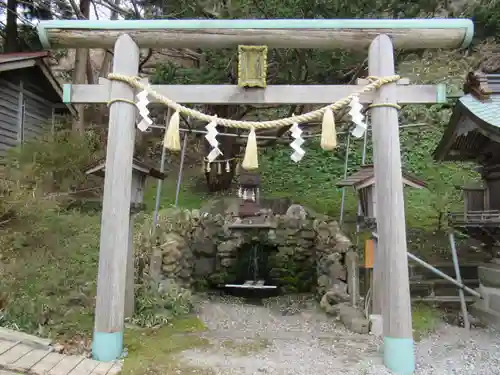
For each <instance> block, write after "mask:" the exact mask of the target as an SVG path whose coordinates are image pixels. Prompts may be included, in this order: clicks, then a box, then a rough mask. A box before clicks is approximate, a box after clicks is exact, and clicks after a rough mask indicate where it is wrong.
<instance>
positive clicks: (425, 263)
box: [372, 232, 483, 299]
mask: <svg viewBox="0 0 500 375" xmlns="http://www.w3.org/2000/svg"><path fill="white" fill-rule="evenodd" d="M372 235H373V238H374V239H375V240H377V239H378V235H377V233H375V232H373V233H372ZM407 254H408V258H410V259H411V260H414V261H415V262H417V263H418V264H420V265H421V266H423V267H425V268H427V269H428V270H430V271H431V272H433V273H435V274H436V275H438V276H441V277H442V278H443V279H445V280H448V281H449V282H450V283H452V284H454V285H456V286H457V287H459V288H460V289H463V290H465V291H466V292H467V293H469V294H471V295H473V296H474V297H477V298H481V299H482V298H483V297H482V296H481V294H479V293H478V292H476V291H475V290H474V289H471V288H469V287H467V286H465V285H464V284H463V283H462V282H458V281H457V280H455V279H454V278H453V277H451V276H448V275H447V274H445V273H444V272H442V271H440V270H438V269H437V268H435V267H433V266H431V265H430V264H429V263H427V262H425V261H423V260H422V259H420V258H418V257H417V256H416V255H413V254H412V253H410V252H408V253H407Z"/></svg>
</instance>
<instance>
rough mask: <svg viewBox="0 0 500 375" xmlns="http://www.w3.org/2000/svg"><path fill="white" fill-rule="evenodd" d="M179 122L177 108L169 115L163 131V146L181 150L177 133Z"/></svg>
mask: <svg viewBox="0 0 500 375" xmlns="http://www.w3.org/2000/svg"><path fill="white" fill-rule="evenodd" d="M179 122H180V113H179V110H178V109H177V111H175V113H174V114H173V115H172V117H170V121H169V122H168V128H167V131H166V132H165V138H164V139H163V147H165V148H166V149H168V150H170V151H180V150H181V138H180V135H179Z"/></svg>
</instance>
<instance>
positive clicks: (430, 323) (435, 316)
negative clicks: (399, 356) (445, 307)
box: [412, 304, 442, 341]
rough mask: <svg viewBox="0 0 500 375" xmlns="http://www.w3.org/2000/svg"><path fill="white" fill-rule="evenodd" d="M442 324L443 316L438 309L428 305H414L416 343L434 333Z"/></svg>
mask: <svg viewBox="0 0 500 375" xmlns="http://www.w3.org/2000/svg"><path fill="white" fill-rule="evenodd" d="M441 322H442V315H441V313H440V312H439V310H438V309H437V308H435V307H432V306H430V305H426V304H414V305H413V307H412V324H413V337H414V339H415V340H416V341H420V340H421V339H423V338H424V337H426V336H428V335H430V334H431V333H433V332H434V331H435V330H436V328H437V327H438V325H439V324H440V323H441Z"/></svg>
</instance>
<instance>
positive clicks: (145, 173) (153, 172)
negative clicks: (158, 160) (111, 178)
mask: <svg viewBox="0 0 500 375" xmlns="http://www.w3.org/2000/svg"><path fill="white" fill-rule="evenodd" d="M105 172H106V161H105V160H101V161H99V162H97V163H95V164H93V165H92V166H90V167H88V169H87V170H86V171H85V174H87V175H95V176H99V177H103V178H104V176H105ZM148 177H153V178H156V179H159V180H164V179H165V177H166V174H165V173H163V172H160V171H159V170H157V169H155V168H152V167H150V166H148V165H147V164H146V163H144V162H142V161H140V160H138V159H135V158H134V159H133V161H132V191H131V195H130V205H131V208H133V209H136V210H137V209H142V208H143V202H144V189H145V187H146V180H147V178H148Z"/></svg>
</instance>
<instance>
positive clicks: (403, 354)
mask: <svg viewBox="0 0 500 375" xmlns="http://www.w3.org/2000/svg"><path fill="white" fill-rule="evenodd" d="M384 365H385V367H387V368H388V369H389V370H391V371H392V372H393V373H394V374H397V375H412V374H413V373H414V372H415V351H414V347H413V339H400V338H392V337H384Z"/></svg>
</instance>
